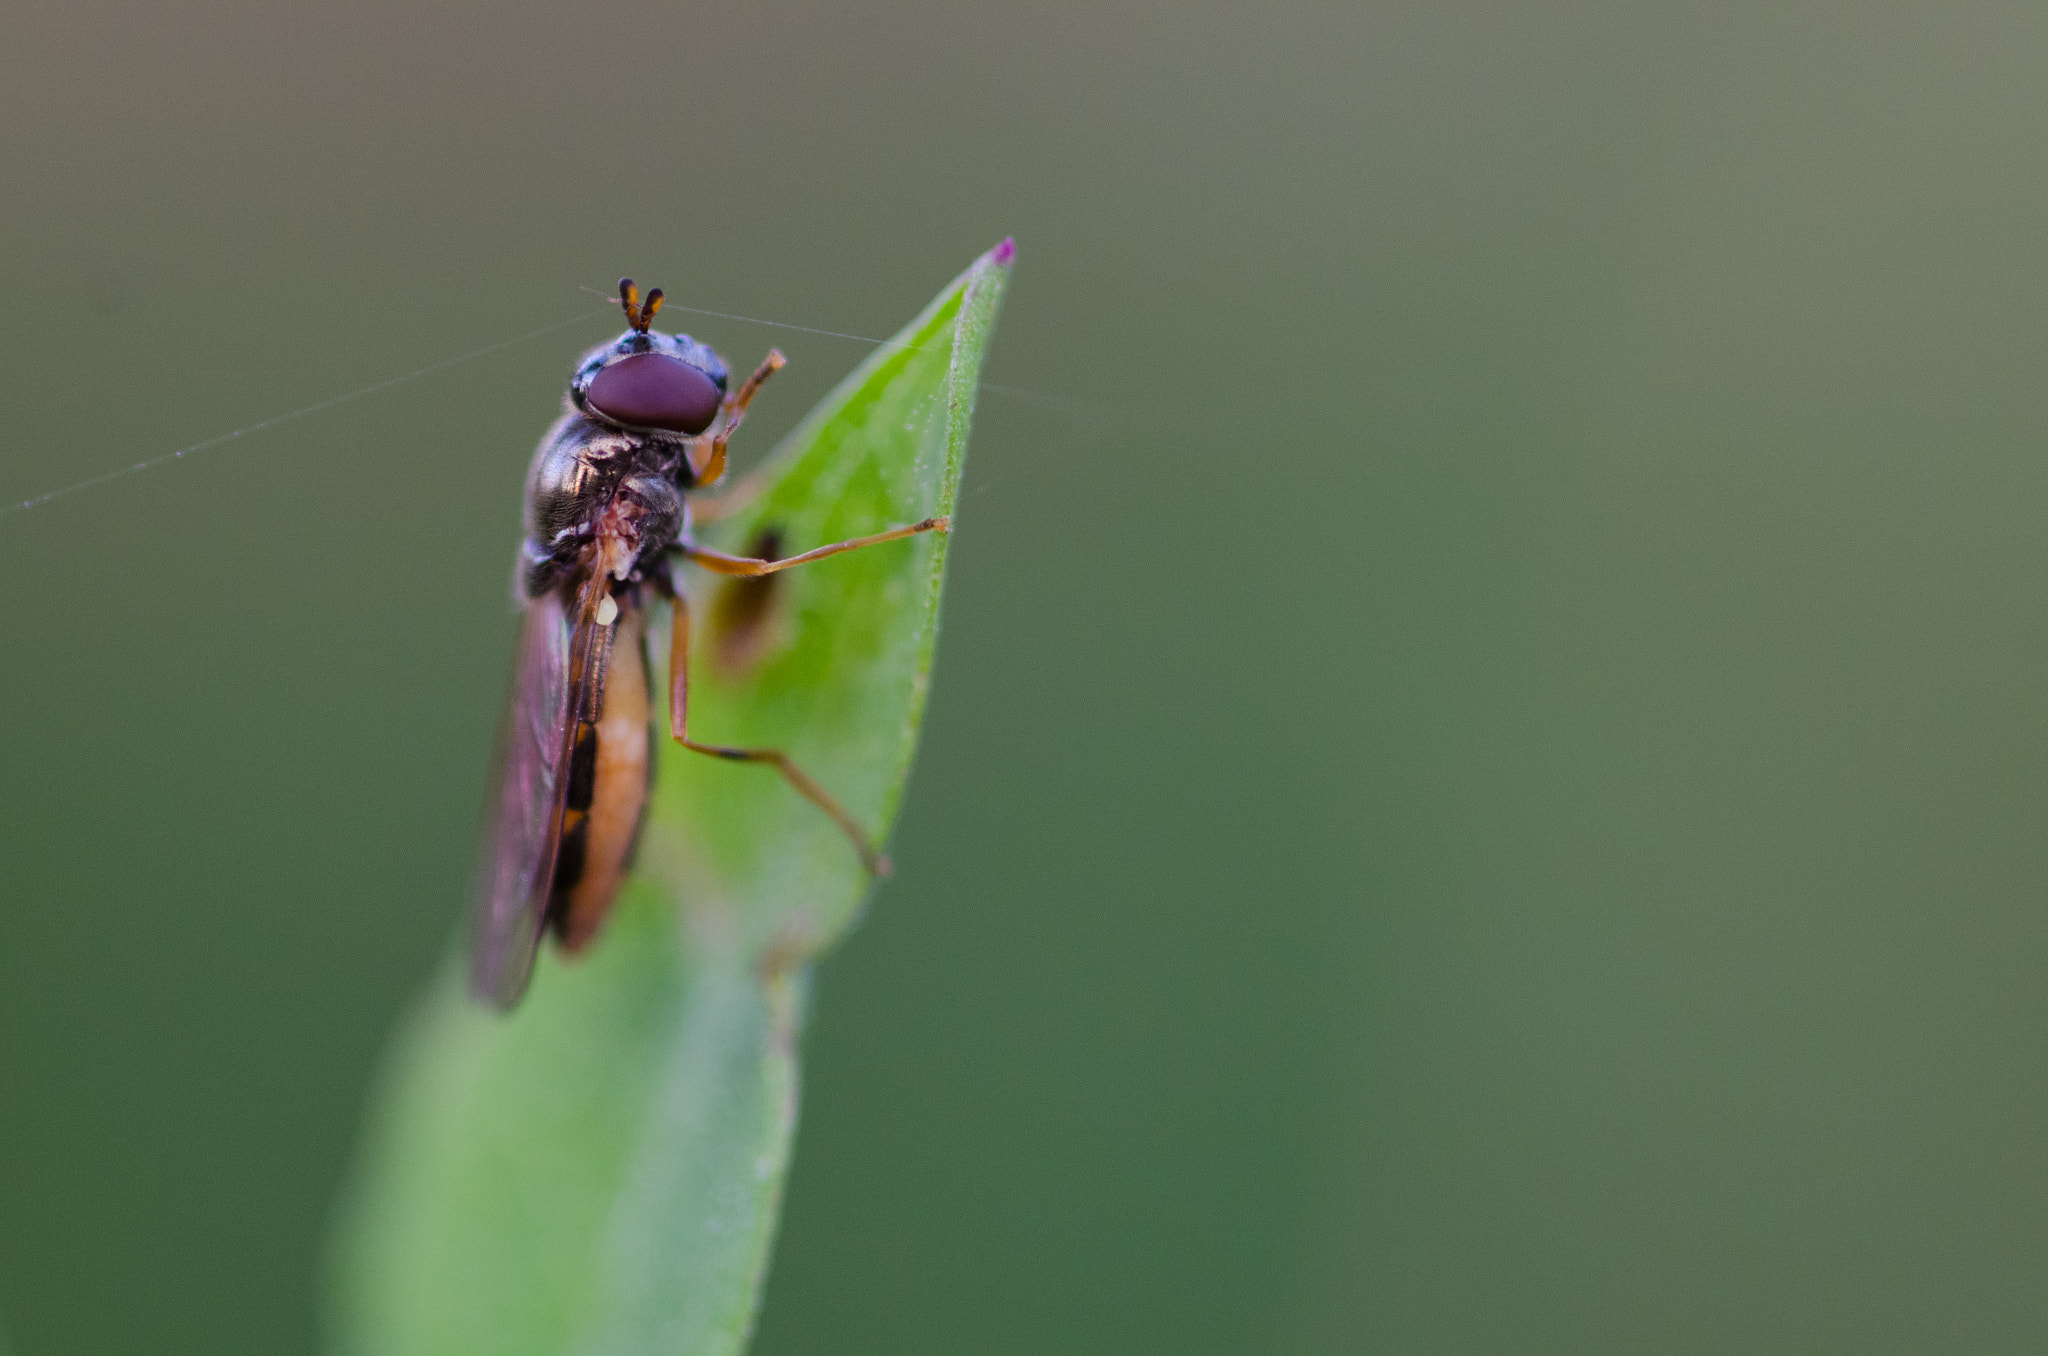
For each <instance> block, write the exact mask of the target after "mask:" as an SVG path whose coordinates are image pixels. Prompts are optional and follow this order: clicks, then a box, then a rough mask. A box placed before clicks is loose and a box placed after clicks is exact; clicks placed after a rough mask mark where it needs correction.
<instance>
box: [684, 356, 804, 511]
mask: <svg viewBox="0 0 2048 1356" xmlns="http://www.w3.org/2000/svg"><path fill="white" fill-rule="evenodd" d="M788 363H789V359H787V358H785V357H783V356H782V350H781V349H779V348H771V349H769V350H768V356H767V357H765V358H763V359H762V360H761V365H760V366H759V367H757V368H755V369H754V375H753V376H751V377H748V378H747V379H746V380H745V381H744V382H742V383H740V389H739V390H738V391H737V392H736V393H734V394H733V395H729V396H727V397H726V398H725V404H724V406H723V408H721V409H720V411H719V421H718V432H716V433H714V434H712V435H711V437H710V439H709V441H708V442H707V441H695V442H692V443H691V444H690V468H691V470H692V471H694V472H695V473H696V476H695V483H696V484H698V485H713V484H716V483H717V482H718V478H719V477H720V476H722V475H724V474H725V445H726V444H727V443H728V442H730V441H732V435H733V433H734V432H735V431H736V430H738V428H739V426H740V421H741V420H743V419H745V418H746V417H747V406H749V405H751V404H753V403H754V396H755V395H756V394H757V393H758V392H759V391H760V389H761V383H763V382H765V381H767V380H768V378H770V377H772V376H774V375H775V374H776V373H777V372H780V371H781V370H782V369H783V368H784V367H785V366H787V365H788ZM699 448H704V449H707V450H706V452H705V456H704V460H703V462H702V464H699V463H698V461H697V452H698V449H699ZM760 488H761V486H760V484H759V483H747V482H742V483H741V484H739V485H737V486H735V487H734V488H733V490H732V491H731V492H730V493H728V494H724V495H720V496H719V497H718V498H716V499H699V500H696V501H694V502H693V503H692V504H691V506H690V511H691V515H692V516H693V517H695V518H696V519H697V521H699V522H710V521H711V520H712V519H714V518H722V517H725V516H726V515H727V514H730V513H733V512H734V511H736V510H737V509H739V508H740V507H742V503H743V501H742V502H734V501H735V500H736V499H738V498H739V496H741V495H744V496H745V497H746V498H747V499H751V498H753V497H754V495H755V493H757V492H758V491H759V490H760Z"/></svg>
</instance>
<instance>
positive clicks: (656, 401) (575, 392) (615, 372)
mask: <svg viewBox="0 0 2048 1356" xmlns="http://www.w3.org/2000/svg"><path fill="white" fill-rule="evenodd" d="M619 303H620V305H622V306H624V307H625V310H626V323H627V324H628V325H629V326H631V328H630V329H628V330H627V331H626V332H625V333H624V334H622V335H620V336H619V337H618V338H617V339H614V340H613V341H612V342H610V343H608V344H600V345H598V346H597V347H596V348H594V349H592V350H590V352H588V353H586V354H584V355H583V361H582V362H580V363H578V364H577V365H576V375H575V376H574V377H572V378H570V380H569V404H570V406H571V407H572V408H573V409H575V411H576V412H577V413H579V414H583V415H587V416H589V417H590V418H592V419H594V420H596V421H597V422H599V423H601V424H608V425H610V426H612V427H614V428H619V429H624V430H626V431H628V432H632V433H642V434H648V435H652V436H654V437H656V438H663V437H683V438H693V437H695V436H696V435H698V434H700V433H702V432H704V430H706V429H708V428H710V427H711V424H712V421H713V420H715V419H717V418H718V409H719V406H720V404H721V403H723V401H724V400H725V389H726V372H725V364H724V363H723V362H721V361H720V360H719V357H718V355H717V354H716V353H713V352H712V351H711V348H710V346H709V345H708V344H700V343H698V342H697V341H696V340H695V339H692V338H691V337H690V336H689V335H687V334H662V333H660V332H659V331H657V330H655V329H654V328H653V325H654V317H655V315H656V314H657V313H658V312H659V311H660V310H661V289H660V288H655V289H654V290H653V291H651V292H649V293H648V294H647V301H646V303H645V304H644V305H643V304H642V303H641V300H640V289H639V288H637V287H635V286H634V285H633V280H632V279H631V278H621V279H619Z"/></svg>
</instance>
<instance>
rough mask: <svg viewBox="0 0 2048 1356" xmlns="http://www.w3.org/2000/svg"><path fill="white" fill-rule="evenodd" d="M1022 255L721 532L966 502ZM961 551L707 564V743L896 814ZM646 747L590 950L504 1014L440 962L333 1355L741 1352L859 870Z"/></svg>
mask: <svg viewBox="0 0 2048 1356" xmlns="http://www.w3.org/2000/svg"><path fill="white" fill-rule="evenodd" d="M1009 259H1010V251H1009V249H1008V246H1007V243H1006V244H1005V245H1004V246H1002V247H999V248H998V249H997V250H995V251H992V252H990V253H989V254H987V255H984V256H982V258H981V259H979V260H978V261H976V263H975V264H974V265H973V267H971V268H969V269H968V270H967V272H965V273H964V274H962V275H961V276H960V277H959V278H958V279H956V280H955V281H954V283H953V284H952V285H951V286H950V287H948V288H947V289H946V290H945V291H944V292H942V293H941V294H940V295H939V297H938V299H937V300H936V301H934V302H933V303H932V304H931V306H929V307H928V308H926V310H925V312H924V314H922V315H920V316H919V317H918V318H917V319H916V320H914V321H912V322H911V323H910V325H909V326H907V327H906V328H905V329H904V330H903V331H902V333H901V334H900V335H898V336H897V338H896V339H895V340H894V341H892V342H891V343H889V344H887V345H885V346H883V347H882V348H880V349H878V350H877V351H876V352H875V353H874V354H873V355H872V356H871V357H870V358H869V360H868V361H867V362H865V363H863V364H862V365H861V367H860V368H859V369H858V370H857V371H855V372H854V373H853V375H851V376H850V377H848V378H847V379H846V380H845V381H844V382H842V383H841V384H840V385H839V387H838V388H837V389H836V390H834V391H833V393H832V394H831V395H830V396H828V397H827V398H826V399H825V401H824V402H823V403H822V404H821V405H820V406H819V407H818V408H817V410H815V411H814V412H813V413H812V414H811V415H810V416H809V417H808V418H807V419H806V420H805V421H804V422H803V424H802V425H801V426H800V427H799V428H798V429H797V430H796V431H795V432H794V433H792V434H791V435H790V437H789V438H788V439H787V440H786V441H785V442H784V443H783V445H782V446H781V447H780V448H779V449H778V450H777V452H776V453H775V455H774V457H773V458H772V459H771V461H770V463H769V468H768V469H769V473H770V474H771V475H772V477H773V478H772V482H771V484H770V485H769V488H768V489H767V490H766V491H765V492H764V493H763V494H762V495H761V496H760V498H759V499H758V501H757V502H756V503H755V504H754V505H753V506H752V507H751V508H750V509H749V510H747V511H746V512H745V513H743V514H741V515H738V516H736V517H735V518H734V519H733V521H731V522H730V523H720V524H718V525H717V528H718V530H717V531H716V532H713V531H709V530H707V531H706V532H705V533H703V534H702V535H703V536H704V537H705V538H706V539H707V541H708V542H710V543H711V544H717V545H720V546H722V547H724V548H725V549H729V550H741V549H745V548H746V547H747V546H748V545H750V544H752V543H755V542H757V541H758V540H760V534H761V533H762V532H764V531H766V530H770V529H772V530H773V531H774V533H775V535H776V537H777V538H778V540H779V542H780V544H781V554H784V555H789V554H794V553H796V552H798V551H802V550H807V549H809V548H811V547H813V546H817V545H822V544H824V543H828V542H833V541H840V540H844V539H846V538H849V537H856V536H861V535H864V534H867V533H872V532H876V531H879V530H881V529H883V528H886V527H890V526H894V525H897V524H901V523H908V522H915V521H917V520H918V519H921V518H924V517H926V516H928V515H932V514H943V513H951V512H952V511H953V504H954V500H955V497H956V494H957V491H958V488H959V484H960V468H961V464H962V461H963V459H964V457H965V455H966V451H967V432H968V423H969V419H970V417H971V415H972V413H973V409H974V395H975V390H976V387H977V384H978V381H979V377H980V370H981V360H982V355H983V352H984V350H985V348H986V346H987V343H988V338H989V333H990V329H991V327H992V325H993V323H994V320H995V313H996V306H997V303H998V301H999V299H1000V297H1001V294H1002V290H1003V286H1004V283H1005V282H1006V281H1007V278H1008V272H1009V268H1008V265H1009ZM773 390H774V387H773V385H772V384H771V385H770V387H769V388H768V392H767V393H766V394H764V396H763V398H764V399H768V398H772V394H773ZM945 559H946V537H945V535H944V534H941V533H925V534H922V535H919V536H916V537H913V538H910V539H908V540H906V541H900V542H891V543H887V544H884V545H879V546H873V547H869V548H866V549H864V550H860V551H855V552H850V553H848V554H845V555H842V556H836V557H832V558H830V559H828V560H823V561H819V562H817V563H814V564H809V565H804V566H801V567H798V568H795V569H792V570H788V571H785V572H783V573H781V574H779V575H776V576H773V578H774V580H775V581H776V582H775V584H774V587H773V588H772V590H768V591H766V593H765V598H764V596H763V595H764V591H763V590H762V589H761V588H760V585H759V581H745V582H740V581H715V580H710V579H709V578H708V577H706V576H701V575H700V576H698V577H697V579H696V580H695V581H694V583H693V588H692V597H693V608H692V611H693V616H694V619H695V622H696V625H695V627H694V629H693V635H692V641H693V650H692V655H693V657H692V664H691V676H692V683H691V706H690V728H691V734H692V736H693V737H694V738H697V739H700V740H706V741H715V742H719V743H729V744H767V745H774V746H778V747H781V748H784V749H786V750H787V751H788V752H789V753H790V754H791V755H792V756H793V757H794V758H795V759H796V760H797V761H798V763H800V764H801V765H802V766H803V767H804V768H805V769H806V770H808V771H809V772H810V773H811V774H812V775H813V776H815V777H816V778H817V779H818V780H819V781H820V782H821V783H823V784H824V785H825V786H826V787H828V788H829V789H830V790H831V791H832V792H834V793H835V794H836V795H837V796H838V797H839V798H840V800H841V802H842V803H843V804H844V805H845V806H846V807H847V808H848V809H849V810H850V811H851V812H852V813H853V814H854V816H855V817H856V818H857V819H859V820H860V821H861V823H863V824H864V825H867V826H869V828H870V829H871V831H873V832H876V833H878V834H880V833H884V832H886V830H887V828H888V826H889V825H890V824H891V823H892V822H893V820H894V817H895V814H896V809H897V805H898V803H899V802H900V800H901V798H902V793H903V784H904V779H905V777H906V776H907V775H908V772H909V768H910V760H911V755H912V753H913V751H914V749H915V746H916V741H917V729H918V723H919V718H920V715H921V713H922V711H923V707H924V696H925V689H926V685H927V681H928V677H929V674H930V669H931V660H932V647H933V643H934V641H935V639H936V637H937V631H938V608H939V590H940V584H941V581H942V579H943V575H944V568H945ZM703 585H709V587H702V586H703ZM750 590H751V592H750ZM764 602H765V610H763V607H762V605H763V604H764ZM750 608H753V609H754V610H755V611H756V612H758V613H759V614H760V615H758V616H755V618H754V621H753V623H752V624H747V622H746V618H747V616H748V615H749V609H750ZM665 630H666V628H663V627H657V628H656V634H657V635H658V636H659V635H665ZM654 648H655V649H656V651H657V654H658V655H659V653H661V652H662V651H664V650H665V646H664V645H656V646H655V647H654ZM664 690H665V689H664ZM659 742H660V743H661V744H662V746H663V747H662V749H661V759H660V772H659V775H658V779H657V786H656V790H655V796H654V800H653V802H652V804H651V806H650V809H649V815H648V823H647V827H646V831H645V836H644V839H643V842H642V845H641V851H640V860H639V874H638V875H636V876H635V878H634V879H633V880H632V881H631V882H630V883H629V884H628V885H627V887H626V888H625V890H624V891H622V892H621V895H620V898H619V901H618V904H617V906H616V909H615V913H614V917H613V918H612V920H611V922H610V924H609V925H608V927H607V929H606V931H605V933H604V934H603V936H602V937H601V938H600V939H599V941H598V942H597V944H596V945H595V946H593V947H592V949H591V951H590V952H589V953H588V954H587V955H585V956H584V957H583V958H581V959H579V960H576V961H572V962H566V963H565V962H563V961H562V960H561V959H560V958H559V957H558V956H556V955H555V954H554V952H553V950H552V948H550V949H549V951H548V953H547V954H546V955H544V956H543V957H542V959H541V963H540V964H539V966H538V967H537V968H536V971H535V974H534V980H533V986H532V988H531V990H530V991H529V992H528V993H527V995H526V998H525V1000H524V1001H523V1002H522V1003H521V1005H520V1006H519V1007H518V1009H517V1010H515V1011H514V1012H513V1013H512V1014H511V1015H510V1016H501V1015H499V1014H497V1013H495V1012H493V1011H490V1010H488V1009H486V1008H485V1007H483V1006H481V1005H479V1004H477V1003H476V1002H474V1001H472V1000H471V999H470V998H469V997H468V996H467V994H466V992H465V991H464V987H463V984H462V981H461V974H460V971H461V967H460V966H459V965H453V964H451V966H450V967H449V969H448V971H447V973H446V974H445V975H444V976H443V978H442V980H441V982H440V983H439V984H438V985H437V986H436V987H435V988H434V990H433V991H432V992H431V993H430V994H428V995H427V996H426V998H425V999H424V1000H423V1003H422V1006H421V1008H420V1010H419V1011H418V1012H417V1013H416V1014H415V1015H414V1016H413V1018H412V1019H411V1020H410V1022H409V1024H408V1026H407V1028H406V1029H405V1031H404V1032H403V1033H402V1035H401V1037H400V1039H399V1041H398V1043H397V1046H396V1048H395V1050H394V1052H393V1055H392V1063H391V1067H390V1070H389V1073H388V1076H387V1078H386V1080H385V1085H384V1086H383V1087H382V1088H381V1090H380V1094H379V1100H378V1102H377V1104H376V1106H375V1107H374V1109H373V1114H372V1118H371V1124H370V1128H369V1133H368V1139H367V1143H366V1146H365V1149H364V1153H363V1158H362V1161H361V1163H360V1164H359V1165H358V1169H357V1174H356V1180H355V1182H354V1184H353V1190H352V1192H351V1193H350V1196H349V1198H348V1200H347V1201H346V1203H345V1204H346V1209H345V1212H344V1216H343V1218H342V1221H341V1225H342V1228H341V1231H340V1234H339V1239H338V1241H339V1246H338V1250H337V1257H336V1262H337V1286H336V1291H335V1294H336V1313H335V1320H336V1327H337V1336H338V1337H339V1338H340V1339H341V1345H342V1346H343V1348H344V1349H346V1350H351V1351H361V1352H376V1353H380V1354H388V1356H405V1354H408V1353H429V1352H431V1353H436V1356H448V1354H449V1353H459V1352H488V1353H492V1356H513V1354H514V1353H566V1352H577V1353H599V1354H603V1356H613V1354H616V1356H629V1354H631V1356H637V1353H643V1352H647V1353H652V1352H660V1353H664V1354H666V1353H692V1354H695V1353H730V1352H737V1351H739V1350H740V1349H741V1348H742V1347H743V1346H744V1345H745V1343H746V1339H747V1334H748V1332H749V1330H750V1328H751V1325H752V1321H753V1314H754V1310H755V1307H756V1305H757V1303H758V1300H759V1295H760V1289H761V1281H762V1278H763V1274H764V1272H765V1270H766V1266H767V1259H768V1250H769V1242H770V1239H771V1237H772V1235H773V1232H774V1226H775V1217H776V1210H777V1205H778V1201H779V1198H780V1194H781V1189H782V1181H783V1176H784V1172H785V1170H786V1168H787V1165H788V1162H789V1152H790V1140H791V1135H792V1132H793V1130H794V1128H795V1123H796V1087H797V1064H796V1041H797V1035H798V1032H799V1029H800V1027H801V1025H802V1018H803V1004H804V993H805V989H806V986H807V982H808V976H809V962H810V959H811V957H812V956H814V955H815V954H817V952H818V950H819V949H820V948H822V947H823V946H825V945H827V944H829V943H830V942H831V941H832V940H833V939H835V938H836V937H838V936H839V935H840V934H841V933H843V932H844V931H845V929H846V927H847V926H848V924H849V923H850V922H851V921H852V920H853V918H854V916H855V914H856V913H857V911H858V910H859V908H860V905H861V903H862V901H863V900H864V899H865V897H866V896H867V894H868V891H869V889H870V885H871V882H870V881H869V879H868V877H867V876H866V874H865V873H864V872H863V871H862V870H861V868H860V865H859V863H858V861H857V859H856V858H855V855H854V853H853V851H852V849H851V847H850V846H849V845H848V843H847V842H846V840H845V838H844V837H843V836H842V835H841V834H840V833H839V831H838V830H837V829H836V828H835V827H834V826H833V824H832V823H831V821H830V820H828V819H827V818H826V817H825V816H824V815H823V814H821V813H820V812H819V811H818V810H817V809H816V808H815V807H813V806H811V805H810V804H809V803H807V802H805V801H804V800H802V799H801V798H799V797H798V796H797V795H795V793H793V792H792V791H791V790H790V789H789V787H788V786H787V785H786V784H785V783H784V782H783V781H782V780H781V778H780V777H778V776H777V775H776V774H775V773H774V772H773V771H771V770H768V769H765V768H761V767H757V766H748V765H741V764H733V763H726V762H721V761H718V760H715V759H711V758H704V757H693V756H690V755H687V754H685V753H683V752H682V751H681V750H679V749H676V748H675V747H674V746H673V745H671V744H668V742H667V741H666V740H662V741H659Z"/></svg>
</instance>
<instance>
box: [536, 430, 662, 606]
mask: <svg viewBox="0 0 2048 1356" xmlns="http://www.w3.org/2000/svg"><path fill="white" fill-rule="evenodd" d="M683 458H684V448H683V446H682V444H681V443H680V442H677V441H674V440H670V439H663V438H649V437H645V436H642V435H639V434H635V433H630V432H625V431H622V430H619V429H615V428H609V427H607V426H605V425H603V424H601V423H598V422H596V421H595V420H591V419H587V418H585V417H583V416H581V415H577V414H569V415H564V416H563V417H562V419H561V420H560V421H558V422H557V423H556V424H555V426H554V427H553V428H552V429H550V430H548V434H547V436H546V437H545V438H543V439H542V440H541V444H540V447H539V449H538V450H536V451H535V453H534V457H533V466H532V468H531V469H530V470H529V471H528V472H527V482H526V531H527V538H526V542H525V544H524V546H523V548H522V551H521V556H520V562H521V563H520V574H521V580H522V591H523V592H524V594H525V596H527V597H529V598H533V597H538V596H540V595H541V594H542V593H545V592H547V591H548V590H549V589H551V588H553V587H556V586H557V585H559V584H561V583H562V582H563V581H564V580H565V579H567V578H568V577H570V576H571V575H574V574H575V573H577V572H578V570H579V569H583V568H588V562H589V560H590V559H591V557H592V551H593V548H594V547H595V545H596V542H597V537H598V536H599V534H600V533H602V534H604V535H606V536H608V537H611V538H614V539H615V541H614V543H613V547H612V549H611V550H610V551H609V552H608V554H610V555H613V556H615V557H616V558H619V559H623V560H627V561H632V562H635V563H636V564H637V562H638V561H639V560H640V559H641V558H643V557H644V556H647V555H649V554H651V553H656V552H660V551H664V550H666V549H667V548H668V547H669V546H671V545H673V544H674V542H675V541H676V539H677V537H678V536H679V535H680V534H681V533H682V530H683V521H684V520H683V496H682V491H681V490H680V489H678V488H677V486H676V483H675V475H676V468H677V466H678V465H680V464H681V463H682V461H683Z"/></svg>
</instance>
